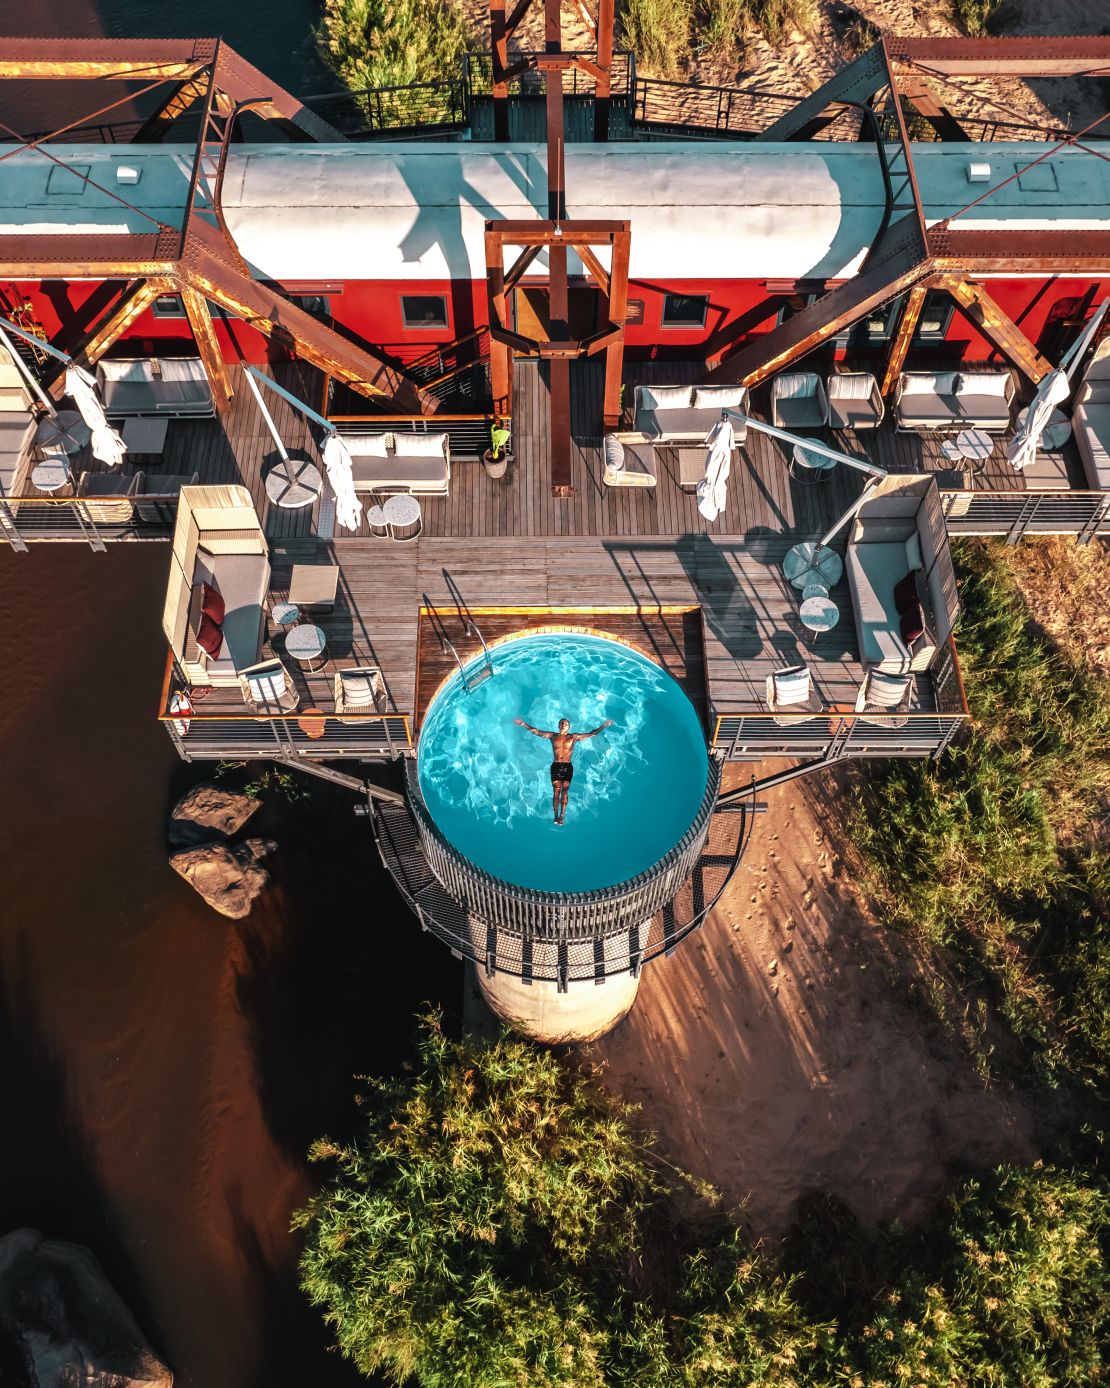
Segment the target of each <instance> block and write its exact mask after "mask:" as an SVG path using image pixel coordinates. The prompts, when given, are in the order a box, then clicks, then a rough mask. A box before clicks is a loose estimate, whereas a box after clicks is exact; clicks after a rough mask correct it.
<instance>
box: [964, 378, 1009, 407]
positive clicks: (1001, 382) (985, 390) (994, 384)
mask: <svg viewBox="0 0 1110 1388" xmlns="http://www.w3.org/2000/svg"><path fill="white" fill-rule="evenodd" d="M1009 380H1010V377H1009V375H1008V373H1006V372H1005V371H969V372H968V373H967V374H966V375H965V374H964V372H962V371H961V372H960V374H959V376H958V377H957V378H956V394H957V395H997V396H998V397H999V399H1001V400H1005V398H1006V386H1007V384H1008V383H1009Z"/></svg>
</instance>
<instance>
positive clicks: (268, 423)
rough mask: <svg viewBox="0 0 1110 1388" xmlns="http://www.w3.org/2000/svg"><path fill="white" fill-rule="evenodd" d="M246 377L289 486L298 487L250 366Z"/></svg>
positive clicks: (283, 445) (287, 455)
mask: <svg viewBox="0 0 1110 1388" xmlns="http://www.w3.org/2000/svg"><path fill="white" fill-rule="evenodd" d="M244 375H245V376H246V378H247V385H249V386H250V388H251V390H252V391H253V392H254V398H255V400H256V401H257V402H258V408H259V409H260V410H261V411H262V419H263V421H264V423H265V425H266V428H267V429H269V431H270V437H271V438H272V439H273V441H274V446H275V448H276V449H277V451H278V453H279V455H280V456H281V461H282V463H283V464H284V466H285V476H286V478H287V479H288V481H289V485H290V486H291V487H295V486H296V485H297V478H296V476H295V475H294V473H293V464H292V462H291V461H290V458H289V454H288V453H287V452H286V451H285V444H283V443H282V441H281V435H280V434H279V433H278V431H277V425H276V424H275V423H274V421H273V418H272V416H271V414H270V411H269V410H268V409H267V408H266V402H265V400H263V398H262V392H261V391H260V390H259V389H258V386H257V384H256V382H255V379H254V375H253V373H252V371H251V369H250V367H249V366H248V367H247V369H246V371H245V372H244Z"/></svg>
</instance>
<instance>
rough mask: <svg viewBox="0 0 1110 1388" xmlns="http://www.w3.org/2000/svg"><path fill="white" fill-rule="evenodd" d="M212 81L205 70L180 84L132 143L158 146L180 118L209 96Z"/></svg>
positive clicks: (151, 115)
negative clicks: (196, 103) (191, 107)
mask: <svg viewBox="0 0 1110 1388" xmlns="http://www.w3.org/2000/svg"><path fill="white" fill-rule="evenodd" d="M211 80H212V79H211V73H210V71H209V69H208V68H204V69H202V70H201V71H200V72H198V73H197V74H196V75H195V76H194V77H190V78H189V80H188V81H187V82H179V83H178V85H177V86H176V87H175V88H174V89H173V91H172V92H171V93H170V94H169V96H168V97H167V98H166V100H165V101H163V102H162V104H161V105H160V106H159V107H158V108H157V110H155V111H152V112H151V114H150V115H149V116H147V118H146V120H145V121H144V122H143V125H142V127H141V129H140V130H139V131H138V133H137V134H136V135H135V137H134V139H133V140H132V141H131V143H132V144H136V145H149V144H157V143H158V142H159V141H160V140H161V139H162V138H163V137H164V136H165V135H166V134H167V132H168V131H169V129H170V127H171V126H172V125H173V123H174V121H175V120H177V118H178V116H181V115H184V113H185V112H186V111H187V110H188V109H189V107H190V106H192V105H193V104H194V103H195V102H197V101H200V100H203V98H204V97H205V96H206V95H207V94H208V84H209V82H210V81H211Z"/></svg>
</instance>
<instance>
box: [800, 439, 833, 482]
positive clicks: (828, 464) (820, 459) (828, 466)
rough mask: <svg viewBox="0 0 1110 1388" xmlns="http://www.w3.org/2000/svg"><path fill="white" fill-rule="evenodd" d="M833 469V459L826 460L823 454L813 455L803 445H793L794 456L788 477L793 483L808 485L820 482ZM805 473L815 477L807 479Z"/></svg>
mask: <svg viewBox="0 0 1110 1388" xmlns="http://www.w3.org/2000/svg"><path fill="white" fill-rule="evenodd" d="M834 467H836V459H835V458H827V457H826V456H825V455H824V453H814V452H812V451H811V450H810V449H808V448H806V447H805V446H804V444H800V443H796V444H795V445H794V454H793V457H792V459H791V462H790V476H791V477H793V478H794V480H795V481H797V482H802V483H810V484H812V483H815V482H821V481H823V480H824V479H825V477H826V475H827V474H828V473H829V472H831V471H832V469H833V468H834ZM806 473H816V476H814V477H807V476H806Z"/></svg>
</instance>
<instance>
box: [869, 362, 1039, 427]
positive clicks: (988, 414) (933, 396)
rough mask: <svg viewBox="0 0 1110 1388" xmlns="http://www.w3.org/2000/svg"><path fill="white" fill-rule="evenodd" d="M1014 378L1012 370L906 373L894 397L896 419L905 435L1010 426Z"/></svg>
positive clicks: (901, 378) (903, 374)
mask: <svg viewBox="0 0 1110 1388" xmlns="http://www.w3.org/2000/svg"><path fill="white" fill-rule="evenodd" d="M1013 398H1014V378H1013V375H1012V374H1011V373H1010V372H1009V371H975V370H973V369H972V368H971V367H969V368H968V369H967V370H966V371H904V372H903V373H902V375H901V376H900V377H899V378H898V390H897V392H896V394H895V397H894V419H895V423H896V424H897V427H898V428H899V430H902V431H903V432H907V431H908V432H919V431H924V432H926V433H928V432H930V431H932V430H936V429H942V430H943V429H946V430H950V431H951V430H957V429H984V430H986V432H987V433H988V434H1004V433H1005V432H1006V430H1007V429H1008V428H1009V427H1010V402H1011V401H1012V400H1013Z"/></svg>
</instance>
